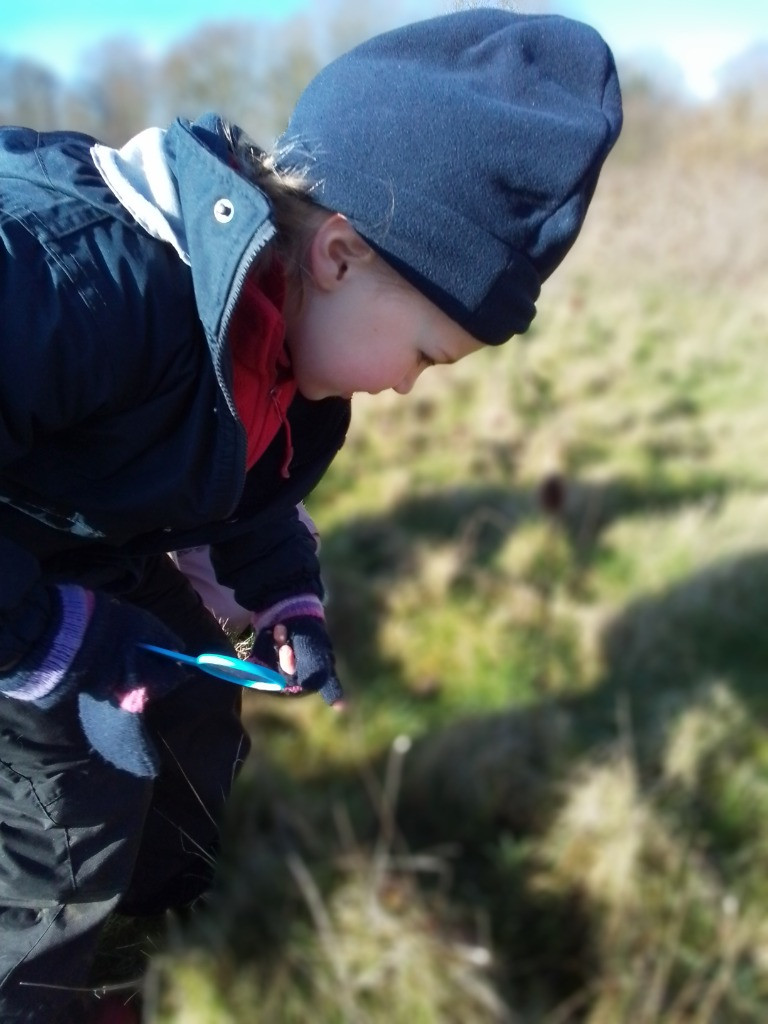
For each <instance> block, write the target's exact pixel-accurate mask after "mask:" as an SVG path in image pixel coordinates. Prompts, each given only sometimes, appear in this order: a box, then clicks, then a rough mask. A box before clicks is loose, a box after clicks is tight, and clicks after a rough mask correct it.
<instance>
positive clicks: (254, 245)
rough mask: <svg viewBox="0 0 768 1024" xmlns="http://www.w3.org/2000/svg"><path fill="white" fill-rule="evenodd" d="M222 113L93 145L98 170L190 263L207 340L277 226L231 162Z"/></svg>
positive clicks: (217, 332) (214, 337)
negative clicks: (118, 142) (113, 145)
mask: <svg viewBox="0 0 768 1024" xmlns="http://www.w3.org/2000/svg"><path fill="white" fill-rule="evenodd" d="M221 128H222V123H221V120H220V119H219V118H218V117H216V116H215V115H211V114H209V115H206V116H205V117H203V118H200V119H199V120H198V121H195V122H190V121H187V120H186V119H183V118H179V119H178V120H176V121H174V122H173V124H172V125H171V126H170V128H168V130H167V131H163V130H162V129H159V128H149V129H147V130H146V131H143V132H141V133H140V134H139V135H137V136H135V137H134V138H133V139H131V140H130V141H129V142H128V143H126V144H125V145H124V146H123V147H122V148H121V149H119V150H115V149H110V148H109V147H107V146H101V145H96V146H94V147H93V149H92V151H91V152H92V155H93V159H94V163H95V164H96V167H97V168H98V170H99V172H100V174H101V175H102V177H103V178H104V180H105V182H106V183H107V185H108V186H109V188H110V190H111V191H112V192H113V193H114V195H115V196H116V198H117V199H118V200H119V202H120V204H121V205H122V206H124V207H125V208H126V209H127V210H128V211H129V212H130V213H131V215H132V216H133V217H134V218H135V219H136V220H137V221H138V223H139V224H141V226H142V227H143V228H144V229H145V230H146V231H148V232H149V234H151V235H152V236H153V237H155V238H159V239H162V240H163V241H165V242H169V243H170V244H171V245H172V246H173V247H174V249H175V250H176V252H177V253H178V255H179V256H180V258H181V259H182V260H183V261H184V262H185V263H187V264H188V265H189V266H190V267H191V270H192V278H193V282H194V288H195V297H196V300H197V307H198V314H199V316H200V320H201V322H202V324H203V327H204V329H205V332H206V334H207V336H208V339H209V342H210V343H212V344H218V343H220V341H221V336H222V335H223V333H224V332H225V331H226V329H227V327H228V324H229V319H230V317H231V315H232V311H233V309H234V306H235V303H236V301H237V298H238V295H239V292H240V289H241V287H242V285H243V283H244V281H245V278H246V276H247V273H248V270H249V268H250V267H251V265H252V264H253V261H254V260H255V258H256V256H257V255H258V254H259V252H260V251H261V249H262V248H263V246H264V245H266V243H267V242H268V241H269V240H270V239H271V238H272V237H273V235H274V233H275V227H274V224H273V222H272V218H271V210H270V206H269V203H268V201H267V199H266V197H265V196H264V194H263V193H262V192H261V191H260V190H259V189H258V188H257V187H256V186H255V185H254V184H253V183H252V182H249V181H248V180H247V179H246V178H244V177H243V176H242V175H241V174H239V173H238V171H237V170H236V169H235V168H234V167H233V166H232V165H231V159H230V154H229V147H228V143H227V140H226V139H225V137H224V135H223V132H222V130H221Z"/></svg>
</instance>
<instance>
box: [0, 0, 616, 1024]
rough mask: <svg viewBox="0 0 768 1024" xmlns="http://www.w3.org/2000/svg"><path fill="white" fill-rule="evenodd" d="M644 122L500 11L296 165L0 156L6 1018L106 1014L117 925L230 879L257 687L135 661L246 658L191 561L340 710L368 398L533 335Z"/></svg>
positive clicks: (138, 153) (324, 130)
mask: <svg viewBox="0 0 768 1024" xmlns="http://www.w3.org/2000/svg"><path fill="white" fill-rule="evenodd" d="M620 123H621V103H620V95H619V87H618V83H617V78H616V72H615V67H614V64H613V60H612V58H611V55H610V52H609V51H608V49H607V48H606V46H605V44H604V43H603V41H602V40H601V39H600V37H599V36H598V35H597V34H596V33H594V32H593V31H592V30H591V29H589V28H587V27H586V26H584V25H580V24H578V23H576V22H572V21H569V20H567V19H564V18H560V17H555V16H533V15H529V16H523V15H517V14H512V13H510V12H508V11H503V10H493V9H487V10H484V9H478V10H471V11H465V12H462V13H456V14H451V15H446V16H443V17H441V18H436V19H432V20H430V21H426V22H422V23H418V24H416V25H412V26H409V27H407V28H404V29H401V30H397V31H394V32H391V33H388V34H385V35H383V36H380V37H377V38H375V39H372V40H370V41H369V42H367V43H365V44H363V45H361V46H359V47H357V48H356V49H355V50H353V51H351V52H350V53H349V54H347V55H346V56H344V57H342V58H340V59H339V60H338V61H336V62H334V63H332V64H331V65H330V66H329V67H328V68H326V69H325V70H324V71H323V72H321V73H320V74H319V75H318V76H317V78H316V79H315V80H314V81H313V82H311V83H310V85H309V86H308V88H307V89H306V91H305V93H304V94H303V96H302V97H301V98H300V100H299V103H298V105H297V107H296V110H295V112H294V115H293V117H292V119H291V122H290V124H289V127H288V129H287V131H286V133H285V135H284V136H283V137H282V139H281V140H280V141H279V145H278V147H277V149H276V151H275V154H274V155H273V156H268V155H266V154H264V153H262V152H261V151H259V150H258V149H256V148H255V147H253V146H252V145H250V144H249V143H248V142H247V140H246V139H245V138H244V137H243V135H242V133H241V132H240V131H239V130H237V129H235V128H233V127H229V126H227V125H225V124H223V123H222V122H221V121H220V120H219V119H217V118H215V117H212V116H210V117H206V118H203V119H202V120H200V121H198V122H195V123H194V124H190V123H188V122H185V121H177V122H175V123H174V124H173V125H172V126H171V127H170V128H169V129H168V130H167V132H162V131H160V130H155V129H151V130H149V131H147V132H144V133H142V134H141V135H139V136H138V137H137V138H135V139H133V140H132V141H131V142H129V143H128V144H127V145H126V146H125V147H123V149H121V150H119V151H114V150H111V149H108V148H106V147H104V146H101V145H99V144H97V143H95V142H94V140H92V139H89V138H86V137H85V136H82V135H79V134H75V133H66V132H62V133H51V134H47V135H39V134H38V133H36V132H34V131H29V130H25V129H21V128H8V129H5V130H3V131H2V132H0V238H1V239H2V247H0V301H2V310H3V332H2V339H1V340H0V691H2V694H0V737H1V739H0V744H1V746H2V756H1V757H0V770H1V774H0V820H1V822H2V824H1V825H0V829H1V830H2V831H1V832H0V834H1V835H2V850H1V851H0V1017H2V1020H3V1021H4V1022H5V1024H11V1022H21V1021H25V1022H30V1021H31V1022H36V1024H54V1022H60V1021H65V1020H70V1019H77V1020H80V1021H82V1020H83V1019H84V1018H83V1010H82V1009H78V1008H77V1007H75V1006H74V1005H73V1004H71V1001H70V997H71V995H72V989H74V988H76V987H78V986H83V985H84V984H85V983H86V981H87V973H88V966H89V963H90V960H91V957H92V955H93V951H94V947H95V944H96V941H97V937H98V935H99V932H100V929H101V927H102V925H103V923H104V921H105V919H106V918H107V916H108V915H109V914H110V913H111V912H112V911H113V910H114V909H116V908H117V909H118V910H120V911H122V912H124V913H133V914H148V913H158V912H161V911H163V910H164V909H166V908H168V907H177V906H183V905H186V904H189V903H190V902H192V901H193V900H194V899H195V898H196V897H197V896H198V895H199V894H201V893H202V892H204V891H205V890H206V889H207V887H208V885H209V883H210V874H211V871H210V864H211V862H212V858H213V856H214V855H215V851H216V845H217V839H218V831H217V822H218V820H219V818H220V814H221V810H222V805H223V802H224V800H225V799H226V795H227V793H228V791H229V789H230V787H231V783H232V779H233V777H234V776H235V774H236V772H237V768H238V765H239V764H240V763H241V761H242V759H243V758H244V757H245V754H246V751H247V745H248V744H247V739H246V737H245V734H244V732H243V730H242V728H241V726H240V723H239V718H238V694H239V690H238V689H237V687H234V686H229V685H224V684H222V683H221V682H217V681H216V680H212V679H210V678H209V677H206V676H203V675H202V673H199V672H195V671H193V672H184V671H183V670H182V669H181V667H179V666H178V665H177V664H176V663H173V662H167V661H165V660H163V659H161V658H159V657H158V656H157V655H153V654H152V653H151V652H148V651H146V650H144V649H143V648H142V647H141V646H139V645H140V644H141V643H142V642H150V643H157V644H160V645H162V646H165V647H175V648H176V649H179V650H181V649H183V648H185V649H186V650H187V652H189V653H193V654H195V653H199V652H200V651H202V650H205V649H209V650H210V649H217V650H222V651H227V650H230V649H231V648H230V647H229V644H228V641H227V639H226V637H225V636H224V634H223V633H222V631H221V629H220V628H219V627H218V625H217V623H216V622H215V621H214V619H213V618H212V616H211V615H210V614H209V613H208V612H207V611H206V610H205V609H204V607H203V605H202V602H201V601H200V599H199V597H198V596H197V594H196V593H195V592H194V591H193V590H192V588H191V586H190V585H189V582H188V581H187V580H186V579H185V578H184V576H183V575H182V574H181V573H180V572H179V571H178V570H177V569H176V568H175V567H174V565H173V563H172V561H171V559H170V558H168V557H167V555H166V554H164V553H165V552H167V551H173V550H179V549H182V548H189V547H194V546H197V545H203V544H205V545H210V550H211V556H212V561H213V565H214V568H215V571H216V576H217V579H218V581H219V582H220V583H221V584H222V585H223V586H226V587H230V588H232V590H233V591H234V594H235V598H236V601H237V603H238V604H239V605H241V606H242V607H244V608H245V609H248V610H249V612H250V616H251V622H252V624H253V625H254V627H255V629H256V630H257V640H256V651H257V656H259V657H261V658H262V659H263V660H267V661H269V662H271V663H272V664H274V663H275V657H276V656H275V651H274V648H275V646H276V643H275V641H276V639H277V637H278V636H279V637H281V638H284V640H285V641H286V642H285V643H284V644H283V650H282V652H281V654H283V655H285V653H286V651H287V652H288V654H289V655H290V659H292V660H291V663H290V665H289V666H288V667H289V669H290V670H292V672H291V676H290V684H291V685H290V690H291V691H292V692H295V693H305V692H314V691H319V692H320V693H321V695H323V696H324V698H325V699H326V701H327V702H328V703H329V704H337V703H338V702H339V701H340V699H341V697H342V691H341V687H340V685H339V682H338V680H337V678H336V673H335V669H334V658H333V651H332V647H331V641H330V639H329V637H328V635H327V632H326V630H325V626H324V621H323V607H322V587H321V584H320V577H319V571H318V564H317V558H316V552H315V545H314V543H313V541H312V538H311V536H310V535H309V533H308V531H307V530H306V529H305V528H304V526H303V524H302V523H301V522H300V520H299V516H298V512H297V504H298V503H299V502H300V500H301V499H302V498H303V497H304V496H305V495H306V494H307V493H308V492H309V491H310V490H311V489H312V487H313V486H314V485H315V484H316V483H317V481H318V480H319V479H320V477H321V476H322V475H323V473H324V472H325V470H326V468H327V466H328V464H329V463H330V461H331V460H332V458H333V457H334V456H335V454H336V452H337V451H338V449H339V448H340V447H341V445H342V443H343V441H344V436H345V432H346V429H347V425H348V419H349V399H350V398H351V396H352V395H353V394H354V393H355V392H356V391H368V392H378V391H382V390H385V389H389V388H391V389H394V390H395V391H398V392H400V393H402V394H406V393H407V392H408V391H410V390H411V388H412V387H413V385H414V383H415V381H416V379H417V377H418V376H419V374H420V373H422V372H423V370H424V369H425V368H426V367H429V366H432V365H434V364H435V363H452V362H456V361H457V360H459V359H461V358H463V357H464V356H466V355H468V354H470V353H472V352H475V351H477V350H479V349H481V348H482V347H483V346H484V345H498V344H500V343H502V342H504V341H505V340H506V339H507V338H509V337H510V336H511V335H512V334H518V333H522V332H523V331H525V330H526V329H527V327H528V325H529V324H530V322H531V319H532V318H533V316H534V312H535V301H536V299H537V297H538V294H539V289H540V285H541V282H542V281H543V280H544V278H546V277H547V276H548V275H549V274H550V273H551V272H552V271H553V270H554V269H555V267H556V266H557V265H558V264H559V262H560V261H561V260H562V258H563V257H564V255H565V253H566V252H567V250H568V248H569V247H570V246H571V244H572V243H573V241H574V239H575V238H576V235H577V234H578V232H579V229H580V227H581V224H582V222H583V219H584V216H585V214H586V210H587V207H588V204H589V202H590V199H591V197H592V194H593V191H594V188H595V185H596V183H597V179H598V175H599V172H600V168H601V166H602V163H603V161H604V159H605V157H606V156H607V154H608V152H609V150H610V149H611V147H612V145H613V143H614V141H615V139H616V137H617V135H618V132H619V130H620ZM275 630H277V633H276V632H275ZM290 659H289V660H290ZM286 665H287V661H286V659H285V658H283V660H282V666H283V668H284V669H285V668H286ZM68 1014H69V1015H70V1016H67V1015H68Z"/></svg>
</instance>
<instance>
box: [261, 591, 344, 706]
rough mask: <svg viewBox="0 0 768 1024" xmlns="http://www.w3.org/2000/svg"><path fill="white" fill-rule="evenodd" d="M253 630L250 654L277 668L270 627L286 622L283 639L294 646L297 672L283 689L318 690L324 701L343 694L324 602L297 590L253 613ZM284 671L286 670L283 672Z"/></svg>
mask: <svg viewBox="0 0 768 1024" xmlns="http://www.w3.org/2000/svg"><path fill="white" fill-rule="evenodd" d="M252 621H253V627H254V630H255V631H256V639H255V640H254V644H253V649H252V652H251V657H252V658H253V659H254V660H255V661H258V662H260V663H261V664H263V665H267V666H268V667H269V668H273V669H278V670H280V665H279V662H278V656H277V649H278V647H279V645H277V644H276V643H275V640H274V635H273V630H274V627H275V626H276V625H278V624H282V625H284V626H285V629H286V633H287V637H286V643H287V644H289V646H290V647H291V648H292V649H293V653H294V657H295V659H296V672H295V673H294V675H292V676H289V677H288V686H287V687H286V689H285V691H283V692H284V693H286V694H287V695H288V696H291V697H304V696H306V695H307V694H310V693H319V694H320V696H321V697H322V698H323V700H324V701H325V702H326V704H335V703H336V701H338V700H341V698H343V696H344V691H343V690H342V688H341V683H340V682H339V680H338V677H337V675H336V660H335V658H334V654H333V646H332V644H331V638H330V637H329V635H328V631H327V629H326V627H325V615H324V613H323V605H322V603H321V601H320V599H319V598H318V597H315V595H314V594H299V595H297V596H296V597H291V598H287V599H286V600H284V601H279V602H278V603H277V604H274V605H272V606H271V607H270V608H267V609H265V610H264V611H262V612H259V613H256V614H254V616H253V619H252ZM283 674H284V675H285V673H283Z"/></svg>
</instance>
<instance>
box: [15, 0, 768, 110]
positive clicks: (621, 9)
mask: <svg viewBox="0 0 768 1024" xmlns="http://www.w3.org/2000/svg"><path fill="white" fill-rule="evenodd" d="M360 2H364V0H360ZM393 6H394V7H396V8H398V10H401V11H406V12H407V17H408V18H419V17H429V16H431V15H433V14H439V13H442V12H444V11H446V10H450V9H452V7H453V6H454V5H453V4H452V3H451V0H402V2H401V3H400V4H399V7H398V5H397V4H394V5H393ZM520 6H521V7H523V8H524V7H525V6H526V5H525V4H524V3H521V4H520ZM530 6H534V5H533V4H531V3H529V4H528V7H530ZM537 6H538V7H539V9H548V10H551V11H555V12H558V13H563V14H570V15H572V16H574V17H578V18H581V19H582V20H584V21H588V22H590V23H591V24H593V25H595V26H596V27H597V28H598V29H600V30H601V31H602V33H603V34H604V35H605V37H606V39H607V40H608V42H609V43H610V44H611V46H612V47H613V49H614V50H615V51H616V53H617V54H620V55H622V56H625V55H627V54H631V53H643V54H646V53H650V52H653V51H656V52H660V53H662V54H663V55H665V56H666V57H667V58H670V59H673V60H675V61H676V62H677V63H678V64H680V65H681V66H682V68H683V72H684V75H685V78H686V81H687V83H688V85H689V87H690V88H691V90H692V91H694V92H696V93H698V94H699V95H702V96H706V95H708V94H711V92H712V90H713V88H714V82H715V79H714V73H715V72H716V70H717V68H718V66H719V65H720V64H722V62H723V61H725V60H727V59H729V58H730V57H732V56H734V55H736V54H738V53H739V52H741V51H742V50H744V49H745V48H746V47H747V46H749V45H750V44H751V43H753V42H756V41H758V40H763V41H767V42H768V3H766V0H728V2H723V0H628V2H625V0H550V2H549V3H545V2H542V3H539V4H538V5H537ZM298 11H306V12H310V13H311V14H312V16H313V17H317V18H319V19H321V18H323V17H324V16H326V15H327V14H328V12H329V5H328V4H327V3H324V2H323V0H129V2H124V0H112V2H111V3H105V2H104V0H101V2H99V3H93V2H90V0H89V2H86V0H68V2H67V3H61V0H4V2H2V3H1V4H0V51H2V52H5V53H11V54H14V55H19V54H25V55H27V56H30V57H33V58H35V59H36V60H38V61H40V62H41V63H43V64H46V65H48V66H49V67H51V68H53V69H54V70H56V71H58V72H60V73H62V74H67V73H68V72H69V70H70V69H71V68H72V67H74V66H75V63H76V60H77V57H78V55H79V54H80V53H82V52H83V51H84V50H86V49H88V48H89V47H90V46H92V45H93V44H94V43H97V42H99V41H100V40H101V39H104V38H105V37H107V36H114V35H119V34H124V33H130V34H132V35H134V36H137V37H139V38H141V39H143V40H146V42H147V45H148V46H150V47H154V48H155V49H159V50H162V49H163V48H164V47H165V46H167V45H168V44H169V43H171V42H172V41H174V40H175V39H178V38H180V37H182V36H184V35H186V34H187V33H189V32H191V31H193V30H194V29H195V28H196V27H197V26H198V25H199V24H200V23H201V22H204V21H210V20H222V19H229V18H249V17H270V18H275V19H279V18H280V17H286V16H288V15H290V14H293V13H296V12H298ZM401 20H402V19H401Z"/></svg>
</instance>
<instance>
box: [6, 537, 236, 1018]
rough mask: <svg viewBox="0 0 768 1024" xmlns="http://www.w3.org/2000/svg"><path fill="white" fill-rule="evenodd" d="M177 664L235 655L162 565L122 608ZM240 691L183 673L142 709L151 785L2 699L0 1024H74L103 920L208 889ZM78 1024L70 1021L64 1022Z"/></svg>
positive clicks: (69, 725)
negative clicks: (211, 653)
mask: <svg viewBox="0 0 768 1024" xmlns="http://www.w3.org/2000/svg"><path fill="white" fill-rule="evenodd" d="M124 599H129V600H131V601H132V602H133V603H135V604H137V605H140V606H141V607H143V608H146V609H147V610H149V611H151V612H153V613H154V614H155V615H157V616H158V618H160V619H162V621H163V622H165V623H166V624H167V625H168V626H169V627H170V628H171V629H172V630H174V632H175V633H176V634H177V635H178V636H180V637H181V639H182V640H183V641H184V642H185V644H186V647H187V653H191V654H199V653H201V652H202V651H204V650H218V651H225V652H228V653H232V651H231V647H230V645H229V641H228V640H227V638H226V636H225V635H224V633H223V632H222V630H221V628H220V627H219V625H218V623H217V622H216V621H215V620H214V618H213V617H212V616H211V615H210V614H209V613H208V612H207V611H206V609H205V608H204V607H203V605H202V603H201V602H200V599H199V598H198V596H197V594H195V592H194V591H193V590H192V588H191V587H190V586H189V584H188V583H187V581H186V579H185V578H184V577H183V576H182V575H181V573H179V572H178V570H177V569H176V568H175V567H174V566H173V564H172V563H171V561H170V559H169V558H168V557H167V556H158V557H157V558H153V559H150V560H149V561H148V562H147V569H146V572H145V574H144V577H143V579H142V581H141V582H140V583H139V584H138V586H137V587H136V588H135V589H133V590H132V591H131V592H130V593H129V594H127V595H124ZM240 693H241V691H240V689H239V687H236V686H232V685H231V684H229V683H226V682H223V681H221V680H216V679H213V678H211V677H210V676H207V675H204V674H203V673H202V672H199V671H197V670H194V669H193V670H191V671H190V673H189V675H188V678H187V680H186V681H185V683H183V684H182V685H181V686H179V687H178V688H177V689H176V690H175V691H174V692H173V693H172V694H170V695H169V696H167V697H165V698H163V699H162V700H160V701H157V702H156V703H155V704H153V705H150V707H149V708H148V710H147V711H146V712H145V724H146V728H147V730H148V731H149V734H150V735H151V737H152V739H153V741H154V743H155V746H156V748H157V750H158V752H159V754H160V757H161V761H162V767H161V771H160V774H159V776H158V778H157V779H155V780H154V781H148V780H145V779H138V778H135V777H134V776H132V775H129V774H128V773H127V772H124V771H121V770H119V769H117V768H114V767H112V766H111V765H110V764H108V763H107V762H106V761H104V760H103V759H101V758H100V757H99V756H98V755H97V754H95V753H94V752H93V751H92V750H90V749H89V747H88V744H87V742H86V741H85V739H84V736H83V734H82V731H81V729H80V726H79V723H78V719H77V714H76V711H75V708H74V705H73V704H72V703H71V702H64V703H63V705H62V706H60V707H59V708H55V709H52V710H50V711H41V710H39V709H38V708H35V707H31V706H30V705H28V704H25V703H22V702H19V701H14V700H12V699H10V698H8V697H4V696H0V1022H2V1024H22V1022H23V1024H58V1022H59V1021H62V1022H63V1021H67V1022H68V1021H69V1020H71V1019H76V1011H74V1010H73V1005H72V1004H73V996H72V992H73V990H74V989H77V988H78V987H82V986H85V985H87V982H88V975H89V970H90V967H91V963H92V959H93V955H94V952H95V949H96V946H97V942H98V938H99V934H100V932H101V929H102V927H103V925H104V924H105V922H106V920H107V918H108V916H109V915H110V913H111V912H112V911H113V910H115V909H117V910H118V911H120V912H121V913H126V914H136V915H143V914H156V913H161V912H162V911H163V910H165V909H167V908H169V907H182V906H186V905H188V904H189V903H191V902H192V901H193V900H194V899H195V898H196V897H197V896H199V895H200V894H202V893H203V892H205V891H206V890H207V889H208V888H209V886H210V883H211V880H212V875H213V868H214V860H215V856H216V852H217V848H218V838H219V835H218V832H219V830H218V825H219V822H220V819H221V814H222V811H223V807H224V803H225V801H226V798H227V796H228V794H229V791H230V788H231V785H232V782H233V780H234V777H235V775H236V774H237V771H238V768H239V766H240V764H241V763H242V761H243V759H244V757H245V756H246V754H247V752H248V747H249V743H248V740H247V737H246V735H245V733H244V731H243V729H242V726H241V724H240V716H239V709H240ZM73 1013H74V1014H75V1016H72V1014H73Z"/></svg>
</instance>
